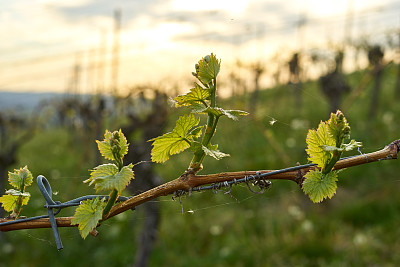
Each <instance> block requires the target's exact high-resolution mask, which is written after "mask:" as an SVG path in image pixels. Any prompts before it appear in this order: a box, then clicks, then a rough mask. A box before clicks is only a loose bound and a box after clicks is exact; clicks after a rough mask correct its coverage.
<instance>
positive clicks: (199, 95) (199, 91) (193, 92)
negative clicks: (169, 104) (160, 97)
mask: <svg viewBox="0 0 400 267" xmlns="http://www.w3.org/2000/svg"><path fill="white" fill-rule="evenodd" d="M209 99H210V90H209V89H204V88H202V87H201V86H200V85H198V84H197V83H195V85H194V88H192V89H190V92H189V93H187V94H184V95H179V96H177V97H175V98H174V100H175V101H176V103H175V107H181V106H191V105H193V104H201V105H202V106H203V105H205V106H206V105H208V104H207V101H208V100H209Z"/></svg>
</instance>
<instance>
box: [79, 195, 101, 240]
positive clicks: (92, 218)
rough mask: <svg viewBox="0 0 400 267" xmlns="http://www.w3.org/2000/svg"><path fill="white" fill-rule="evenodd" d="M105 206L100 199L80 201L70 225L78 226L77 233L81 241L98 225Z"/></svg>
mask: <svg viewBox="0 0 400 267" xmlns="http://www.w3.org/2000/svg"><path fill="white" fill-rule="evenodd" d="M105 206H106V202H103V200H102V199H99V198H94V199H88V200H84V201H82V203H81V205H79V207H78V208H77V209H76V210H75V214H74V217H73V218H72V221H71V224H73V225H76V224H78V229H79V233H80V234H81V236H82V238H83V239H85V238H86V237H87V236H88V234H89V233H90V231H92V230H93V229H94V228H95V227H96V226H97V225H98V223H99V221H100V220H101V218H102V215H103V209H104V207H105Z"/></svg>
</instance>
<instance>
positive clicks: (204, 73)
mask: <svg viewBox="0 0 400 267" xmlns="http://www.w3.org/2000/svg"><path fill="white" fill-rule="evenodd" d="M220 67H221V61H220V60H218V59H217V58H216V56H215V55H214V54H213V53H211V55H209V56H205V57H203V58H202V59H201V60H200V61H199V63H198V64H196V73H194V75H195V76H196V77H197V78H198V79H199V81H200V82H201V83H202V84H203V85H204V86H207V87H208V84H209V83H210V82H211V81H212V80H213V79H216V78H217V75H218V73H219V69H220Z"/></svg>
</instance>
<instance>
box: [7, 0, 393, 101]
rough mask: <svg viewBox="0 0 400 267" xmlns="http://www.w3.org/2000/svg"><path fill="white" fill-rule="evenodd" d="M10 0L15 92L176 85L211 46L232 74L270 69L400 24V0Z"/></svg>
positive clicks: (376, 36)
mask: <svg viewBox="0 0 400 267" xmlns="http://www.w3.org/2000/svg"><path fill="white" fill-rule="evenodd" d="M0 7H1V8H0V25H2V26H1V27H0V38H1V40H2V42H0V91H13V92H67V91H69V92H71V91H73V92H78V93H93V92H98V91H99V90H100V91H102V92H111V91H112V88H113V86H114V85H117V86H118V88H119V90H125V91H126V90H128V89H129V88H131V87H133V86H135V85H138V84H151V85H152V86H156V87H159V88H164V87H165V88H167V87H168V88H172V87H174V86H180V85H181V84H185V83H188V82H190V81H191V79H192V77H191V72H192V71H193V70H194V64H195V63H196V62H197V61H198V60H199V59H200V58H201V57H203V56H205V55H207V54H209V53H211V52H213V53H215V54H216V55H217V57H218V58H221V59H222V69H221V73H224V74H221V75H225V77H228V73H231V72H235V71H237V64H236V62H238V60H239V61H240V62H245V63H246V64H252V63H255V62H262V63H263V64H264V65H265V66H266V69H267V71H266V76H268V75H269V74H271V75H272V73H273V69H276V68H279V67H282V62H286V61H288V60H289V59H290V54H291V53H293V52H294V51H297V50H300V51H309V50H312V49H314V48H317V47H327V46H328V45H330V46H332V44H334V45H336V44H339V43H341V42H342V41H343V40H344V39H345V38H346V37H347V38H348V39H349V38H350V39H351V40H353V41H355V40H360V37H361V36H368V37H370V38H372V39H373V41H374V42H381V41H382V40H383V39H384V38H386V37H385V33H387V32H394V31H396V30H397V31H398V29H399V26H400V17H399V14H400V1H397V0H381V1H379V2H377V1H372V0H325V1H320V0H303V1H294V0H285V1H280V0H249V1H240V0H202V1H188V0H146V1H144V0H131V1H125V0H115V1H108V0H97V1H94V0H69V1H65V0H64V1H58V0H14V1H8V0H0ZM118 11H119V12H120V20H119V21H120V27H119V33H118V34H117V35H115V28H116V26H115V25H116V20H115V14H116V12H118ZM115 43H118V44H119V45H118V46H117V47H118V51H119V52H118V53H115V52H113V51H115V49H114V47H116V45H115ZM115 54H118V55H119V57H118V63H117V64H116V63H113V62H115V61H113V58H114V57H113V55H115ZM279 62H280V63H279ZM113 64H114V65H113ZM112 66H118V68H117V69H118V72H117V73H118V75H117V76H115V74H114V76H113V70H112V68H113V67H112ZM114 70H115V68H114ZM114 73H115V72H114ZM268 73H269V74H268ZM113 77H114V78H113ZM115 77H117V78H115Z"/></svg>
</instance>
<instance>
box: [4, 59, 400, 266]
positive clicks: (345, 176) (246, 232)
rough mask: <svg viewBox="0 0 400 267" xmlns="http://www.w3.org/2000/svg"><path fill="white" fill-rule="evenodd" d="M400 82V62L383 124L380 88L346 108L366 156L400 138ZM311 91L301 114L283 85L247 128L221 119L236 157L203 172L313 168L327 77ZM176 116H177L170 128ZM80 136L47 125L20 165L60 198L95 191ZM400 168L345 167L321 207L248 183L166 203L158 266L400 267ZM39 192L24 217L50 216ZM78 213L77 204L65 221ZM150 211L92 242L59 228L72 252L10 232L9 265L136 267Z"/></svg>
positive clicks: (175, 170)
mask: <svg viewBox="0 0 400 267" xmlns="http://www.w3.org/2000/svg"><path fill="white" fill-rule="evenodd" d="M364 76H365V72H357V73H352V74H351V75H349V76H347V79H348V82H349V83H350V84H351V86H352V88H356V87H357V86H358V85H359V83H360V81H361V79H362V78H363V77H364ZM396 77H397V66H394V65H393V66H390V67H388V68H387V69H386V71H385V74H384V78H383V87H382V89H381V95H380V102H379V106H378V113H377V116H376V118H370V117H368V111H369V105H370V101H371V99H370V98H371V90H372V83H370V84H369V85H368V86H367V87H366V88H365V90H362V91H361V93H360V95H358V96H357V98H355V100H354V101H353V102H352V104H351V105H350V106H349V107H348V108H347V109H346V110H343V112H344V114H345V116H346V117H347V119H348V121H349V123H350V125H351V127H352V138H354V139H356V140H357V141H361V142H363V144H364V147H363V148H362V150H361V151H362V152H364V153H367V152H372V151H375V150H379V149H381V148H383V147H384V146H385V145H387V144H389V143H390V142H392V141H394V140H396V139H399V138H400V134H399V132H400V127H399V123H398V117H399V116H400V104H399V103H398V99H396V98H395V92H394V91H395V82H396ZM302 88H303V89H302V95H303V105H302V107H301V108H299V107H296V106H295V99H294V96H293V91H292V89H290V88H287V87H286V86H280V87H277V88H273V89H268V90H263V91H261V92H260V97H259V99H258V103H257V107H258V109H257V112H256V113H255V114H252V115H251V116H248V117H244V118H242V119H241V120H240V121H239V122H233V121H231V120H228V119H221V122H220V124H219V126H218V129H217V133H216V136H215V141H214V142H215V143H218V144H219V148H220V150H221V151H223V152H225V153H229V154H230V155H231V157H228V158H225V159H222V160H220V161H215V160H212V159H207V160H205V162H204V166H205V168H204V169H203V171H202V172H201V174H206V173H217V172H226V171H239V170H261V169H279V168H284V167H289V166H294V165H296V163H297V162H299V163H301V164H305V163H307V156H306V153H305V151H304V149H305V146H306V144H305V138H306V135H307V131H308V129H310V128H315V127H317V125H318V123H319V121H320V120H326V119H328V118H329V112H328V110H329V108H328V101H327V100H326V99H325V98H324V96H323V95H322V94H321V92H320V90H319V88H318V83H317V82H313V81H311V82H306V83H304V84H303V87H302ZM350 94H351V93H350ZM350 94H348V95H347V96H345V97H344V99H343V101H346V100H347V99H348V97H349V95H350ZM250 104H251V103H249V102H248V101H247V98H245V97H243V96H240V97H233V98H230V99H223V100H221V106H222V107H224V108H227V109H243V110H248V109H249V105H250ZM176 116H177V113H173V114H172V115H171V116H170V118H171V125H172V123H173V121H174V119H175V118H176ZM271 121H274V123H271ZM171 127H172V126H171ZM171 127H169V128H168V129H166V131H169V130H170V129H171ZM110 130H114V129H110ZM80 140H81V138H80V137H79V134H77V133H75V132H71V131H67V130H66V129H61V128H59V129H51V130H42V131H40V133H38V134H36V135H35V136H34V138H33V139H31V140H29V141H28V142H27V143H26V144H25V145H24V146H23V147H22V149H21V150H20V152H19V165H18V166H15V167H19V166H23V165H28V167H29V169H30V170H31V171H32V173H33V174H34V176H37V175H39V174H43V175H45V176H46V177H47V178H48V179H49V181H50V183H51V185H52V188H53V191H54V192H58V194H57V195H56V196H54V197H53V199H55V200H60V201H67V200H70V199H72V198H75V197H78V196H81V195H83V194H93V193H94V190H92V189H91V188H89V187H88V186H86V185H84V184H82V181H83V180H85V179H87V177H88V175H89V171H88V170H89V169H90V168H92V167H94V165H93V163H92V161H91V160H88V158H87V155H85V153H84V144H83V143H82V141H80ZM93 142H94V140H93ZM133 149H134V148H133ZM356 153H358V152H356ZM190 160H191V155H190V154H189V153H186V152H184V153H183V154H181V155H178V156H172V157H171V159H170V161H168V162H166V163H165V164H160V165H158V166H156V170H157V172H158V173H160V174H161V175H162V177H163V178H164V180H165V181H168V180H171V179H173V178H176V177H178V176H179V175H180V174H182V173H183V171H184V170H185V169H186V168H187V166H188V164H189V163H190ZM399 170H400V168H399V163H398V161H394V160H392V161H382V162H376V163H371V164H367V165H363V166H358V167H353V168H351V169H348V170H345V171H343V172H342V173H341V174H340V177H339V182H338V190H337V194H336V195H335V197H334V198H333V199H331V200H326V201H324V202H323V203H321V204H313V203H312V202H311V201H310V200H309V199H308V197H307V196H305V195H304V194H303V193H302V191H301V190H300V189H299V187H298V186H297V185H296V184H295V183H292V182H285V181H277V182H273V185H272V188H271V189H270V190H269V191H268V192H265V193H264V194H262V195H255V194H253V193H251V192H250V191H249V190H248V189H247V187H246V186H245V185H237V186H235V187H234V188H233V191H232V195H229V194H224V192H223V191H221V192H219V193H217V194H213V192H211V191H207V192H202V193H193V194H192V195H191V196H190V197H189V196H187V197H183V198H182V205H183V209H184V213H183V214H182V212H181V205H180V203H179V201H178V200H175V201H174V200H172V198H171V196H167V197H163V198H160V199H158V200H156V201H158V202H159V204H160V205H161V213H162V214H161V216H162V222H161V227H160V229H159V237H158V239H157V241H156V244H155V248H154V251H153V253H152V254H151V258H150V266H176V267H178V266H192V267H194V266H399V265H400V254H399V253H398V252H399V251H400V242H399V241H398V240H399V237H400V230H399V227H398V226H399V219H400V194H399V193H398V192H399V189H400V175H399ZM136 179H140V177H137V178H136ZM28 191H30V192H31V194H32V199H31V203H30V206H29V207H27V208H25V209H24V210H23V215H27V216H35V215H41V214H45V213H46V210H45V209H43V205H44V200H43V198H42V197H41V195H40V193H39V190H38V189H37V188H36V186H32V187H31V188H30V190H28ZM72 213H73V209H66V210H63V211H62V212H61V214H60V216H69V215H72ZM145 216H146V215H145V214H144V213H143V211H142V209H141V207H138V208H137V209H136V211H134V212H126V213H124V214H121V215H118V216H116V217H115V218H112V219H110V220H108V221H106V222H105V223H103V224H102V225H101V227H99V229H98V230H99V232H100V235H99V236H98V237H96V238H93V237H91V236H89V237H88V238H87V239H86V240H82V239H81V237H80V236H79V233H78V230H77V229H75V228H63V229H60V234H61V238H62V241H63V244H64V250H62V251H61V252H58V251H57V249H56V246H55V243H54V238H53V236H52V232H51V230H50V229H40V230H20V231H13V232H6V233H3V234H2V236H0V242H1V245H0V266H44V265H46V266H47V265H49V264H50V265H51V266H88V265H96V266H130V265H131V264H132V263H133V262H134V257H135V253H136V250H137V245H138V244H137V243H136V240H137V236H138V233H139V232H140V231H145V230H146V226H145V225H143V222H144V219H145Z"/></svg>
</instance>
